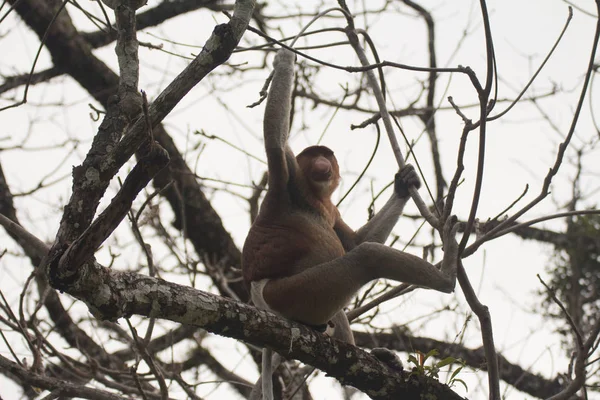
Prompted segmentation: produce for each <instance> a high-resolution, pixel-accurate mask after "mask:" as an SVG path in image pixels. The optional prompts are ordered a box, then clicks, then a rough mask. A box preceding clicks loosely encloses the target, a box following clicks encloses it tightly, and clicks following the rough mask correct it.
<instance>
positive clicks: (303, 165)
mask: <svg viewBox="0 0 600 400" xmlns="http://www.w3.org/2000/svg"><path fill="white" fill-rule="evenodd" d="M296 160H297V161H298V165H300V169H301V170H302V173H303V174H304V177H305V178H306V181H307V182H308V184H309V186H310V188H311V190H312V191H313V193H314V194H315V195H316V196H317V197H320V198H322V199H324V198H329V196H331V194H332V193H333V191H334V190H335V189H336V188H337V187H338V184H339V183H340V167H339V165H338V162H337V159H336V158H335V156H334V155H333V151H332V150H331V149H330V148H329V147H325V146H310V147H307V148H306V149H304V150H303V151H302V152H301V153H300V154H298V155H297V156H296Z"/></svg>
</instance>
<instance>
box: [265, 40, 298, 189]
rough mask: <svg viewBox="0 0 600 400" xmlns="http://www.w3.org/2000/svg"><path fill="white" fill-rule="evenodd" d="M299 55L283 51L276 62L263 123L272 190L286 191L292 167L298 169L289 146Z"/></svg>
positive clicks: (276, 58) (276, 57)
mask: <svg viewBox="0 0 600 400" xmlns="http://www.w3.org/2000/svg"><path fill="white" fill-rule="evenodd" d="M295 58H296V55H295V54H294V53H293V52H291V51H289V50H287V49H281V50H279V51H278V52H277V55H276V56H275V61H274V62H273V67H274V71H273V80H272V81H271V87H270V89H269V96H268V98H267V105H266V108H265V119H264V122H263V129H264V138H265V149H266V152H267V161H268V166H269V187H270V188H271V189H274V190H277V189H285V186H286V185H287V182H288V179H289V174H290V171H289V168H288V167H289V166H291V165H293V166H294V168H295V164H296V161H295V157H294V154H293V153H292V150H291V149H290V148H289V146H288V144H287V140H288V136H289V130H290V112H291V108H292V104H291V103H292V86H293V81H294V62H295Z"/></svg>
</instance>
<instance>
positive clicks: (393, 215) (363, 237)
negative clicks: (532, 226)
mask: <svg viewBox="0 0 600 400" xmlns="http://www.w3.org/2000/svg"><path fill="white" fill-rule="evenodd" d="M411 186H414V187H416V188H417V189H419V188H420V187H421V180H420V179H419V175H418V174H417V171H416V170H415V168H414V167H413V166H412V165H411V164H406V165H405V166H404V168H402V169H401V170H400V171H399V172H398V173H397V174H396V176H395V179H394V193H392V196H391V197H390V199H389V200H388V201H387V202H386V203H385V205H384V206H383V208H382V209H381V210H380V211H379V212H378V213H377V214H375V216H374V217H373V218H371V220H369V222H367V223H366V224H365V225H364V226H363V227H362V228H360V229H359V230H358V231H356V232H354V231H352V229H351V228H350V227H348V225H346V223H345V222H344V221H342V220H341V218H340V219H339V220H338V223H337V224H336V228H335V229H336V233H337V234H338V236H339V238H340V240H341V241H342V243H343V244H344V247H345V248H346V251H350V250H352V249H353V248H354V247H355V246H358V245H359V244H361V243H363V242H376V243H384V242H385V241H386V239H387V238H388V236H389V235H390V233H391V232H392V229H394V226H396V223H398V219H399V218H400V214H402V210H404V206H406V203H407V202H408V200H409V199H410V194H409V191H408V189H409V188H410V187H411Z"/></svg>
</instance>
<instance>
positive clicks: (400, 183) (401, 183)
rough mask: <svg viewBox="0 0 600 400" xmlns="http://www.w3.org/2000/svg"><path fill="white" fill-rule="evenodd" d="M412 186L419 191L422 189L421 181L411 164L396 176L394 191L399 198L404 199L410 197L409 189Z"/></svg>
mask: <svg viewBox="0 0 600 400" xmlns="http://www.w3.org/2000/svg"><path fill="white" fill-rule="evenodd" d="M411 186H414V187H416V188H417V189H419V188H420V187H421V179H419V175H418V174H417V171H416V170H415V167H413V166H412V165H411V164H406V165H405V166H404V168H402V169H401V170H400V172H398V173H397V174H396V177H395V179H394V191H395V192H396V195H397V196H398V197H400V198H401V199H404V198H407V197H408V196H409V192H408V189H409V188H410V187H411Z"/></svg>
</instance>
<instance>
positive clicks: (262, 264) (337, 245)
mask: <svg viewBox="0 0 600 400" xmlns="http://www.w3.org/2000/svg"><path fill="white" fill-rule="evenodd" d="M344 254H345V250H344V247H343V246H342V243H341V241H340V240H339V238H338V237H337V235H336V233H335V232H334V230H333V229H332V228H330V227H328V226H324V225H323V224H315V223H308V222H307V221H303V220H302V219H299V220H296V219H293V220H285V221H279V223H271V224H268V225H267V224H255V225H254V226H252V228H251V230H250V234H249V235H248V239H247V240H246V243H245V245H244V261H243V265H244V270H245V271H244V273H245V276H246V278H247V280H249V281H253V280H259V279H264V278H279V277H284V276H290V275H294V274H297V273H299V272H301V271H303V270H305V269H307V268H312V267H317V266H318V265H319V264H323V263H325V262H328V261H331V260H334V259H336V258H338V257H341V256H343V255H344ZM247 272H251V275H252V276H247Z"/></svg>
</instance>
